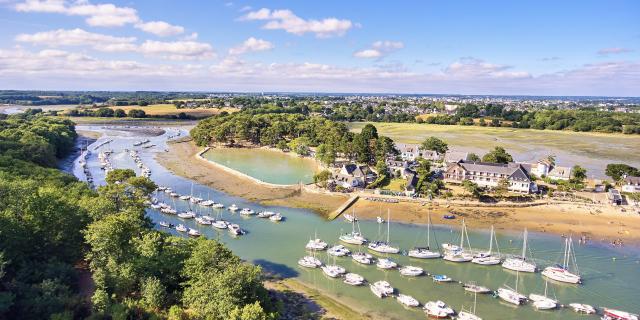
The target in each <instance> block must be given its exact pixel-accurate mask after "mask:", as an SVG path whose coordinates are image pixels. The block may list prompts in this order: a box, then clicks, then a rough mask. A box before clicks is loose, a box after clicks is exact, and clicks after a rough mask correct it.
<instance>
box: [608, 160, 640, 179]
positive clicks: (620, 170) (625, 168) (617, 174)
mask: <svg viewBox="0 0 640 320" xmlns="http://www.w3.org/2000/svg"><path fill="white" fill-rule="evenodd" d="M604 173H605V174H606V175H607V176H609V177H611V179H613V181H615V182H618V181H620V180H622V177H623V176H625V175H628V176H640V170H638V169H637V168H634V167H632V166H629V165H627V164H622V163H610V164H607V168H606V170H605V171H604Z"/></svg>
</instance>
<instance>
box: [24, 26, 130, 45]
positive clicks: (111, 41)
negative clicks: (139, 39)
mask: <svg viewBox="0 0 640 320" xmlns="http://www.w3.org/2000/svg"><path fill="white" fill-rule="evenodd" d="M15 39H16V41H18V42H25V43H31V44H34V45H46V46H50V47H58V46H92V47H100V46H114V45H115V46H123V45H131V44H132V43H133V42H135V41H136V38H134V37H114V36H110V35H105V34H99V33H92V32H87V31H85V30H82V29H78V28H76V29H72V30H65V29H58V30H52V31H45V32H38V33H34V34H24V33H23V34H19V35H17V36H16V38H15Z"/></svg>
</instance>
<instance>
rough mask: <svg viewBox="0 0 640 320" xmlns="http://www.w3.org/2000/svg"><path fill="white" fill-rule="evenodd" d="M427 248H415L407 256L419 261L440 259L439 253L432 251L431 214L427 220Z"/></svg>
mask: <svg viewBox="0 0 640 320" xmlns="http://www.w3.org/2000/svg"><path fill="white" fill-rule="evenodd" d="M427 219H428V220H427V246H426V247H414V248H413V249H411V250H409V252H408V253H407V255H408V256H409V257H411V258H417V259H437V258H440V257H441V255H440V252H439V251H433V250H431V213H429V215H428V218H427Z"/></svg>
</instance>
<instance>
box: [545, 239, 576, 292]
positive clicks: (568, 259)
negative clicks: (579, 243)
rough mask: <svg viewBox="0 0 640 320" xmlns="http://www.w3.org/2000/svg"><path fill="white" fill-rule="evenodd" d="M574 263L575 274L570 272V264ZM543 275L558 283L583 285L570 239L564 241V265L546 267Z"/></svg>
mask: <svg viewBox="0 0 640 320" xmlns="http://www.w3.org/2000/svg"><path fill="white" fill-rule="evenodd" d="M570 263H573V265H574V269H575V273H574V272H570V271H569V264H570ZM542 275H543V276H545V277H547V278H549V279H552V280H556V281H560V282H566V283H581V282H582V278H581V277H580V274H578V268H577V265H576V263H575V255H574V254H573V240H572V239H571V237H568V238H566V239H565V241H564V258H563V260H562V265H555V266H551V267H546V268H545V269H544V271H542Z"/></svg>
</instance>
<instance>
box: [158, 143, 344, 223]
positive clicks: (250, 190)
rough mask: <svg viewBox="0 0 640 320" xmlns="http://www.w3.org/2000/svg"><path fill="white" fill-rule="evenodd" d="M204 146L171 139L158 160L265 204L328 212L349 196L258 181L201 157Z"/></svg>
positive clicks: (194, 176) (212, 185)
mask: <svg viewBox="0 0 640 320" xmlns="http://www.w3.org/2000/svg"><path fill="white" fill-rule="evenodd" d="M201 150H202V148H200V147H197V146H196V145H195V144H194V143H193V142H192V141H184V140H182V141H175V142H171V143H169V152H166V153H160V154H158V155H157V160H158V162H159V163H160V164H161V165H163V166H164V167H165V168H167V169H168V170H170V171H171V172H173V173H174V174H177V175H180V176H183V177H185V178H189V179H193V180H195V181H197V182H199V183H202V184H204V185H207V186H210V187H212V188H215V189H218V190H220V191H223V192H226V193H228V194H231V195H234V196H239V197H243V198H245V199H247V200H251V201H255V202H259V203H262V204H265V205H280V206H290V207H296V208H307V209H311V210H314V211H316V212H320V213H322V214H325V215H326V214H328V213H329V212H331V211H333V210H335V208H337V207H338V206H340V205H341V204H342V203H343V202H344V201H346V199H347V196H346V195H328V194H319V193H313V192H308V191H306V190H303V188H301V187H300V186H298V185H295V186H282V187H280V186H274V185H269V184H265V183H257V182H256V181H254V180H253V179H250V178H248V177H244V176H242V175H240V174H234V173H233V172H231V171H230V170H225V169H224V168H221V167H220V166H218V165H216V164H215V163H212V162H210V161H206V160H203V159H200V158H198V156H197V154H198V152H200V151H201Z"/></svg>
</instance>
